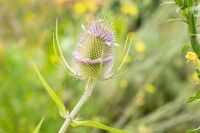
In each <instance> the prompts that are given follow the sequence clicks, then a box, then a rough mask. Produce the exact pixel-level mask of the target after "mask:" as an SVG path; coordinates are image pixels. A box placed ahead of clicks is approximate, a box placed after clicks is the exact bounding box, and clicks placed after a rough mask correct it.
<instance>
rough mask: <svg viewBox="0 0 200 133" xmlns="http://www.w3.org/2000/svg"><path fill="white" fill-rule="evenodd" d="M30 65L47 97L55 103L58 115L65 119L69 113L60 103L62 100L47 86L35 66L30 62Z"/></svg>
mask: <svg viewBox="0 0 200 133" xmlns="http://www.w3.org/2000/svg"><path fill="white" fill-rule="evenodd" d="M31 62H32V65H33V67H34V69H35V71H36V73H37V75H38V77H39V79H40V81H41V82H42V84H43V86H44V88H45V89H46V91H47V92H48V93H49V95H50V96H51V98H52V99H53V101H54V102H55V103H56V105H57V107H58V109H59V114H60V116H62V117H63V118H66V117H67V116H68V115H69V112H68V111H67V110H66V108H65V105H64V103H63V102H62V100H61V99H60V98H59V97H58V96H57V95H56V93H55V92H54V91H53V90H52V89H51V87H50V86H49V85H48V83H47V82H46V81H45V80H44V78H43V77H42V75H41V73H40V72H39V70H38V68H37V66H36V65H35V63H34V62H33V61H32V60H31Z"/></svg>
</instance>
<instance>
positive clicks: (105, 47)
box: [73, 19, 115, 79]
mask: <svg viewBox="0 0 200 133" xmlns="http://www.w3.org/2000/svg"><path fill="white" fill-rule="evenodd" d="M83 30H84V32H83V34H82V36H81V38H80V41H79V43H78V44H77V46H76V49H75V51H74V52H73V59H74V70H75V71H76V72H77V75H78V76H79V77H80V78H82V79H86V78H93V79H98V78H104V77H105V76H106V73H107V72H108V70H109V68H110V66H111V62H112V60H113V56H112V47H113V45H114V44H115V35H114V30H113V28H112V24H111V21H110V19H98V20H96V21H93V22H91V23H90V24H89V26H88V27H87V28H84V27H83Z"/></svg>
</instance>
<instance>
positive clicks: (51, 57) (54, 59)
mask: <svg viewBox="0 0 200 133" xmlns="http://www.w3.org/2000/svg"><path fill="white" fill-rule="evenodd" d="M49 60H50V61H51V62H53V63H55V62H57V61H58V59H57V57H56V56H55V55H54V54H52V55H51V56H50V57H49Z"/></svg>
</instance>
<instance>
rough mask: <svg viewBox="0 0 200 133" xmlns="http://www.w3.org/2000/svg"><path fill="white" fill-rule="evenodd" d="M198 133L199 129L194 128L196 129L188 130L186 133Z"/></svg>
mask: <svg viewBox="0 0 200 133" xmlns="http://www.w3.org/2000/svg"><path fill="white" fill-rule="evenodd" d="M199 132H200V127H198V128H196V129H190V130H188V131H187V132H186V133H199Z"/></svg>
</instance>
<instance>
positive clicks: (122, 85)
mask: <svg viewBox="0 0 200 133" xmlns="http://www.w3.org/2000/svg"><path fill="white" fill-rule="evenodd" d="M127 87H128V81H127V80H125V79H122V80H120V81H119V88H120V89H125V88H127Z"/></svg>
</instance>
